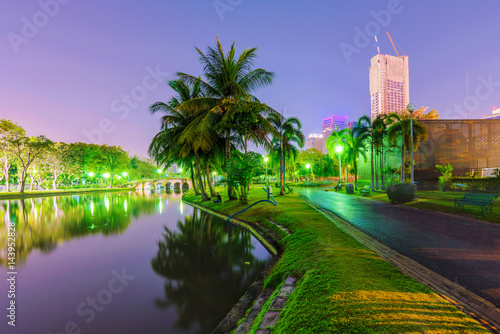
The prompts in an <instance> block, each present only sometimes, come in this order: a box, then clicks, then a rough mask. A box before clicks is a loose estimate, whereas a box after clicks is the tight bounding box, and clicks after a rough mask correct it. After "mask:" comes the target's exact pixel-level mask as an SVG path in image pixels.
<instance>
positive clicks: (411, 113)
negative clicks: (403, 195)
mask: <svg viewBox="0 0 500 334" xmlns="http://www.w3.org/2000/svg"><path fill="white" fill-rule="evenodd" d="M406 110H408V112H409V113H410V133H411V134H410V141H411V174H410V175H411V176H410V178H411V184H413V183H414V180H413V111H414V110H415V105H414V104H413V103H410V104H408V105H407V106H406ZM403 170H404V167H403ZM402 173H404V172H402Z"/></svg>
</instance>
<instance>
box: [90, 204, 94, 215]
mask: <svg viewBox="0 0 500 334" xmlns="http://www.w3.org/2000/svg"><path fill="white" fill-rule="evenodd" d="M90 214H91V215H92V216H93V215H94V202H90Z"/></svg>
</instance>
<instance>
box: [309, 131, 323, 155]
mask: <svg viewBox="0 0 500 334" xmlns="http://www.w3.org/2000/svg"><path fill="white" fill-rule="evenodd" d="M307 148H316V149H318V150H320V151H323V135H322V134H318V133H311V134H310V135H309V136H307Z"/></svg>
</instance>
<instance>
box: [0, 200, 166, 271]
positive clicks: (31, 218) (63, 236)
mask: <svg viewBox="0 0 500 334" xmlns="http://www.w3.org/2000/svg"><path fill="white" fill-rule="evenodd" d="M164 196H165V195H164ZM164 196H161V195H160V196H159V197H158V199H159V203H158V202H156V201H152V200H151V198H148V197H145V196H137V195H135V194H130V193H114V194H113V193H107V194H102V193H101V194H88V195H71V196H59V197H44V198H31V199H25V200H15V201H0V217H3V220H2V223H3V226H2V227H3V231H4V233H0V245H1V247H2V251H0V263H1V264H2V265H3V266H6V264H7V262H8V260H7V257H6V252H4V250H6V249H7V247H6V245H7V226H8V223H9V222H15V224H16V259H17V265H18V266H22V265H23V264H24V262H25V261H26V258H27V257H28V256H29V254H30V252H31V251H32V250H40V251H42V252H44V253H48V252H51V251H53V250H54V249H56V248H57V245H58V243H62V242H64V241H67V240H71V239H74V238H81V237H85V236H87V235H92V234H102V235H104V236H110V235H115V234H119V233H123V232H124V231H125V230H126V229H127V227H128V226H129V224H130V222H131V221H132V218H137V217H139V216H140V215H151V214H153V213H155V212H160V213H161V212H162V211H163V210H164V207H163V206H164V203H163V200H164V198H165V197H164ZM129 208H131V209H129Z"/></svg>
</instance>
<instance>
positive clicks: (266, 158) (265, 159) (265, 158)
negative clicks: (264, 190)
mask: <svg viewBox="0 0 500 334" xmlns="http://www.w3.org/2000/svg"><path fill="white" fill-rule="evenodd" d="M267 160H269V158H268V157H264V161H265V162H266V187H267V183H268V182H267Z"/></svg>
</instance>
